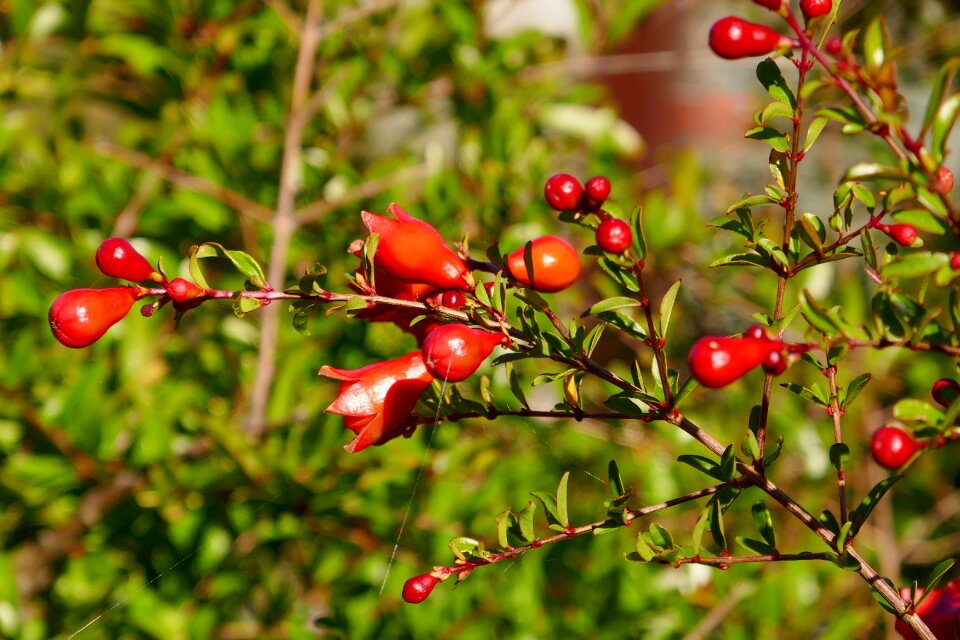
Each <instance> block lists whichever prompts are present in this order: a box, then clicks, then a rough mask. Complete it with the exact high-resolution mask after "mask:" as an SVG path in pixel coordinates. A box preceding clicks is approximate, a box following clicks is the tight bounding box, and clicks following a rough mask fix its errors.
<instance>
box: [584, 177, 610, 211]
mask: <svg viewBox="0 0 960 640" xmlns="http://www.w3.org/2000/svg"><path fill="white" fill-rule="evenodd" d="M583 193H584V195H585V196H587V197H588V198H590V199H591V200H593V201H594V202H598V203H600V204H603V203H604V202H606V200H607V198H609V197H610V180H608V179H607V177H606V176H593V177H592V178H590V179H589V180H587V184H586V185H585V186H584V188H583Z"/></svg>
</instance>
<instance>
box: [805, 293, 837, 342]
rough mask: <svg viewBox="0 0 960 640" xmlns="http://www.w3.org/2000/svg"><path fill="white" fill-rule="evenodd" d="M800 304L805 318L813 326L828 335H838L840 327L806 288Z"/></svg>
mask: <svg viewBox="0 0 960 640" xmlns="http://www.w3.org/2000/svg"><path fill="white" fill-rule="evenodd" d="M800 306H801V309H802V311H801V312H800V313H801V314H802V315H803V318H804V319H805V320H806V321H807V324H809V325H810V326H811V327H813V328H814V329H816V330H817V331H819V332H820V333H822V334H824V335H825V336H828V337H833V336H836V335H838V334H839V333H840V327H839V326H838V325H837V323H836V322H835V321H834V320H833V318H831V317H830V316H829V315H828V314H827V312H826V310H824V309H823V307H821V306H820V305H819V304H818V303H817V301H816V300H814V299H813V296H811V295H810V292H808V291H807V290H806V289H804V290H803V295H802V296H801V297H800Z"/></svg>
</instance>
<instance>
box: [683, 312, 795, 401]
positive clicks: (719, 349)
mask: <svg viewBox="0 0 960 640" xmlns="http://www.w3.org/2000/svg"><path fill="white" fill-rule="evenodd" d="M784 350H785V346H784V344H783V341H781V340H775V339H772V338H769V337H768V336H767V334H766V332H765V331H764V330H763V327H760V326H759V325H754V326H751V327H750V328H748V329H747V330H746V331H745V332H744V335H743V337H727V336H704V337H702V338H700V339H699V340H697V341H696V342H695V343H694V345H693V347H692V348H691V349H690V355H689V358H688V361H689V364H690V372H691V373H692V375H693V377H694V378H695V379H696V380H697V382H699V383H700V384H702V385H703V386H705V387H709V388H711V389H716V388H719V387H725V386H727V385H728V384H730V383H731V382H733V381H734V380H737V379H738V378H740V377H742V376H743V375H745V374H746V373H748V372H749V371H751V370H752V369H754V368H756V367H758V366H761V365H762V366H763V369H764V370H765V371H766V372H767V373H770V374H772V375H780V374H781V373H783V372H784V371H785V370H786V368H787V358H786V355H785V353H784Z"/></svg>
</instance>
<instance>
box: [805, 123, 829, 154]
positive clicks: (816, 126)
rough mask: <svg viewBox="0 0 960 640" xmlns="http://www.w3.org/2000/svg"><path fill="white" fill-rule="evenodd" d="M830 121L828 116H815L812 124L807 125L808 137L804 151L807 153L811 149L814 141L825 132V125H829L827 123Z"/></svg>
mask: <svg viewBox="0 0 960 640" xmlns="http://www.w3.org/2000/svg"><path fill="white" fill-rule="evenodd" d="M828 122H830V120H829V119H828V118H814V119H813V121H812V122H811V123H810V126H809V127H807V137H806V139H805V140H804V142H803V152H804V153H806V152H807V151H809V150H810V147H812V146H813V143H814V142H816V141H817V138H819V137H820V134H821V133H823V129H824V127H826V126H827V123H828Z"/></svg>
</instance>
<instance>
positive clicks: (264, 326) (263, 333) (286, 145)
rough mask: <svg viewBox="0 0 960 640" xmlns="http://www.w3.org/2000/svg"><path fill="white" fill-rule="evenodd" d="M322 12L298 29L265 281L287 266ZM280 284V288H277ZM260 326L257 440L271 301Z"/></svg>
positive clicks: (254, 397)
mask: <svg viewBox="0 0 960 640" xmlns="http://www.w3.org/2000/svg"><path fill="white" fill-rule="evenodd" d="M322 13H323V7H322V1H321V0H310V4H309V5H308V6H307V15H306V17H305V18H304V21H303V29H302V30H301V32H300V48H299V50H298V51H297V62H296V66H295V67H294V72H293V88H292V91H291V98H290V115H289V118H288V123H287V130H286V134H285V136H284V140H283V161H282V165H281V168H280V189H279V193H278V195H277V208H276V211H275V213H274V214H273V217H272V219H271V221H270V224H271V226H272V227H273V233H274V235H273V244H272V245H271V247H270V266H269V270H268V272H267V282H269V283H271V284H277V283H281V282H283V279H284V275H285V273H286V268H287V251H288V249H289V247H290V240H291V239H292V238H293V233H294V231H295V230H296V228H297V224H298V221H297V217H296V214H295V211H294V204H295V199H296V196H297V193H298V192H299V190H300V186H301V185H300V183H299V180H300V179H299V168H300V158H301V145H302V144H303V132H304V129H305V128H306V125H307V123H308V121H309V120H308V114H307V113H306V110H305V107H306V104H307V97H308V95H309V92H310V84H311V80H312V78H313V71H314V59H315V58H316V54H317V48H318V47H319V46H320V38H321V27H320V21H321V17H322ZM281 288H282V286H281ZM264 311H265V312H264V314H263V317H262V321H261V325H260V348H259V351H258V353H257V367H256V372H255V374H254V381H253V389H252V391H251V394H250V413H249V415H248V417H247V424H246V427H247V433H248V435H250V437H251V438H253V439H258V438H259V437H260V435H261V434H262V431H263V424H264V416H265V414H266V410H267V400H268V399H269V397H270V388H271V387H272V385H273V378H274V374H275V372H276V351H277V340H278V332H279V325H280V320H279V313H280V309H279V308H278V307H277V306H276V305H274V306H271V307H267V308H266V309H265V310H264Z"/></svg>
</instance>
